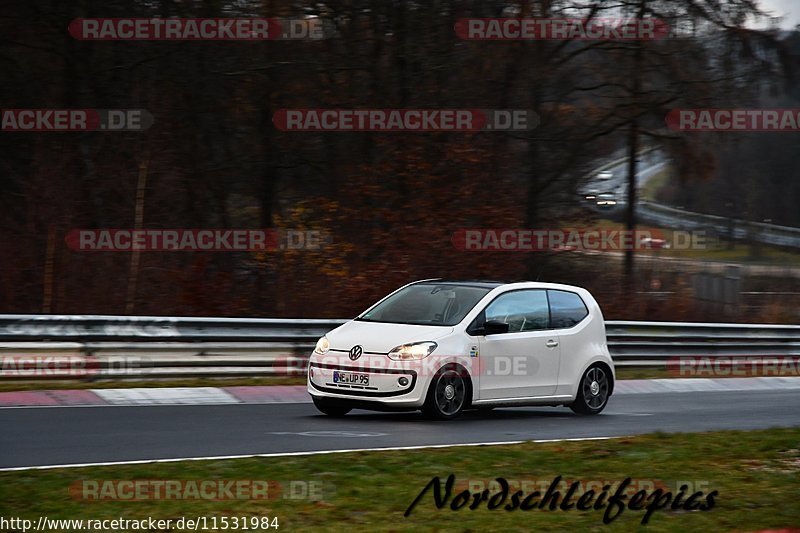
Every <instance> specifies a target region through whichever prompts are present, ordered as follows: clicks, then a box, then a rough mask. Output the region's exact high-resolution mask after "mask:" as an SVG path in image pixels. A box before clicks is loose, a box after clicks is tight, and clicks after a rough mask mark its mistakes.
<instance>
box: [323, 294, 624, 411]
mask: <svg viewBox="0 0 800 533" xmlns="http://www.w3.org/2000/svg"><path fill="white" fill-rule="evenodd" d="M614 379H615V374H614V364H613V362H612V360H611V356H610V355H609V352H608V346H607V344H606V334H605V324H604V322H603V315H602V313H601V311H600V307H599V306H598V304H597V302H596V301H595V300H594V298H593V297H592V295H591V294H589V292H588V291H587V290H585V289H582V288H580V287H573V286H570V285H560V284H554V283H540V282H518V283H503V282H496V281H444V280H439V279H434V280H424V281H418V282H415V283H411V284H409V285H406V286H404V287H401V288H400V289H398V290H397V291H395V292H393V293H391V294H390V295H388V296H386V297H385V298H383V299H382V300H380V301H379V302H378V303H376V304H375V305H373V306H372V307H370V308H369V309H368V310H367V311H365V312H364V313H362V314H361V315H359V316H358V317H357V318H355V319H353V320H351V321H349V322H347V323H345V324H343V325H342V326H340V327H338V328H336V329H334V330H333V331H331V332H329V333H328V334H327V335H325V336H324V337H322V338H320V339H319V341H318V342H317V346H316V348H315V349H314V352H313V353H312V354H311V358H310V361H309V366H308V392H309V394H311V397H312V399H313V400H314V404H315V405H316V406H317V408H318V409H319V410H320V411H322V412H323V413H325V414H328V415H331V416H343V415H345V414H347V413H348V412H349V411H350V410H351V409H353V408H364V409H373V410H417V409H421V410H422V411H424V412H425V413H427V414H428V415H430V416H432V417H434V418H439V419H450V418H455V417H456V416H458V415H459V414H461V412H462V411H463V410H465V409H469V408H491V407H497V406H528V405H551V406H557V405H564V406H568V407H570V408H571V409H572V410H573V411H574V412H576V413H580V414H597V413H599V412H601V411H602V410H603V409H604V408H605V406H606V403H607V402H608V399H609V397H610V396H611V394H612V392H613V390H614Z"/></svg>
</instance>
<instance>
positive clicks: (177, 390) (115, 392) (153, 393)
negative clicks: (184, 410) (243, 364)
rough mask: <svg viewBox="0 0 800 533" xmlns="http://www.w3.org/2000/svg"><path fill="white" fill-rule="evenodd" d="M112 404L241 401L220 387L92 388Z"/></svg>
mask: <svg viewBox="0 0 800 533" xmlns="http://www.w3.org/2000/svg"><path fill="white" fill-rule="evenodd" d="M92 392H93V393H95V394H96V395H98V396H99V397H100V398H102V399H103V400H105V401H107V402H108V403H110V404H112V405H187V404H188V405H208V404H214V405H218V404H229V403H241V400H239V399H238V398H236V397H234V396H233V395H231V394H229V393H227V392H226V391H224V390H222V389H220V388H218V387H169V388H159V387H143V388H135V389H92Z"/></svg>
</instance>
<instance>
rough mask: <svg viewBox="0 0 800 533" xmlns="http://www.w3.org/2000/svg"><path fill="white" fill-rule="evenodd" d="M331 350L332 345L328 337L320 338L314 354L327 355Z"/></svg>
mask: <svg viewBox="0 0 800 533" xmlns="http://www.w3.org/2000/svg"><path fill="white" fill-rule="evenodd" d="M330 349H331V343H329V342H328V337H320V338H319V340H318V341H317V345H316V346H315V347H314V353H317V354H319V355H325V354H326V353H328V350H330Z"/></svg>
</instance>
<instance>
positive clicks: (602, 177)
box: [595, 170, 614, 181]
mask: <svg viewBox="0 0 800 533" xmlns="http://www.w3.org/2000/svg"><path fill="white" fill-rule="evenodd" d="M613 177H614V173H613V172H609V171H608V170H603V171H602V172H600V173H598V174H597V178H595V179H597V181H608V180H610V179H612V178H613Z"/></svg>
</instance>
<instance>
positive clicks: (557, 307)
mask: <svg viewBox="0 0 800 533" xmlns="http://www.w3.org/2000/svg"><path fill="white" fill-rule="evenodd" d="M547 297H548V298H549V299H550V327H551V328H553V329H561V328H571V327H572V326H574V325H575V324H577V323H578V322H580V321H581V320H583V319H584V318H586V316H587V315H588V314H589V310H588V309H586V304H584V303H583V300H581V297H580V296H578V295H577V294H575V293H574V292H567V291H555V290H548V291H547Z"/></svg>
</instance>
